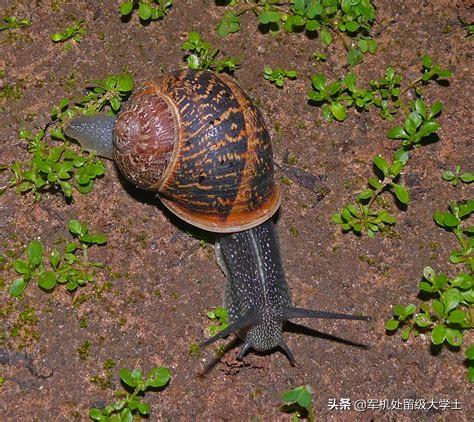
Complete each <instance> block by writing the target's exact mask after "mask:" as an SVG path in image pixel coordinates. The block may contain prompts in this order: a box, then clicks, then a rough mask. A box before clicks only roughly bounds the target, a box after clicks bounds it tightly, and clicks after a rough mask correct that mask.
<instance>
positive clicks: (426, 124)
mask: <svg viewBox="0 0 474 422" xmlns="http://www.w3.org/2000/svg"><path fill="white" fill-rule="evenodd" d="M423 69H424V71H423V75H422V76H420V78H417V79H416V80H415V81H413V82H412V83H410V84H409V85H408V86H409V87H411V88H414V87H415V85H416V84H417V83H420V82H428V81H429V80H430V79H432V78H437V77H441V76H442V77H447V76H450V75H451V73H450V72H449V71H447V70H442V69H441V68H440V67H439V65H433V62H432V59H431V58H429V56H424V57H423ZM349 76H350V78H349V79H348V77H349ZM323 78H324V77H323V76H322V75H319V76H318V77H317V78H315V77H313V86H314V87H315V89H316V90H317V91H312V92H313V93H314V94H311V93H310V97H313V100H316V99H318V100H319V101H320V102H326V104H325V106H327V109H326V112H325V111H324V110H323V115H324V114H326V115H327V116H326V117H328V118H331V116H334V117H335V118H336V119H337V120H344V119H345V118H346V106H347V105H348V104H350V105H353V104H355V105H356V107H361V108H366V107H368V106H369V105H371V104H374V105H376V106H378V107H380V108H381V115H382V117H384V118H389V119H392V116H393V114H395V110H396V108H391V107H390V106H389V102H392V104H394V105H395V107H400V106H401V108H402V110H406V118H405V121H404V123H403V125H402V126H395V127H393V128H392V129H390V130H389V131H388V132H387V137H388V138H389V139H398V140H401V145H400V147H399V148H398V149H397V150H396V152H395V153H394V154H393V156H392V158H391V160H387V159H386V158H384V157H382V156H380V155H378V156H375V157H374V158H373V160H372V161H373V165H374V171H375V177H371V178H369V179H368V181H367V188H366V189H364V190H363V191H362V192H360V193H359V194H358V195H357V196H356V199H355V202H354V203H350V204H347V205H345V206H344V207H343V208H342V210H341V212H340V213H335V214H334V215H333V216H332V221H333V222H334V223H336V224H339V225H340V226H341V228H342V230H344V231H353V232H354V233H356V234H361V233H366V234H367V235H368V236H369V237H373V236H375V234H376V233H377V232H380V231H383V230H385V229H386V228H387V226H390V225H393V224H395V223H396V221H397V219H396V217H395V216H394V215H392V214H390V212H389V210H388V209H387V207H386V206H379V207H375V205H376V203H377V199H378V198H379V197H380V195H381V194H382V193H383V192H391V193H392V194H393V195H394V196H395V198H396V200H397V202H398V204H399V205H400V206H401V207H406V206H407V205H408V203H409V202H410V196H409V193H408V190H407V189H406V187H405V186H403V185H402V184H401V183H400V177H401V174H402V173H403V170H404V169H405V168H406V166H407V163H408V160H409V158H410V155H409V152H410V151H411V150H413V149H415V148H418V147H421V146H423V145H425V144H426V143H428V142H429V141H433V140H436V139H437V136H436V132H437V131H438V130H439V128H440V127H441V125H440V124H439V123H438V122H437V120H436V119H437V117H438V116H439V114H440V113H441V111H442V109H443V104H442V103H441V102H439V101H438V102H435V103H434V104H433V105H432V106H431V107H429V106H428V105H427V104H426V103H425V102H424V101H423V99H422V98H417V99H416V100H415V101H412V102H411V104H410V107H409V109H408V107H407V106H406V105H405V103H404V101H403V100H402V98H401V97H400V95H401V93H403V92H406V91H407V88H405V89H403V90H402V91H400V83H401V81H402V79H401V77H399V76H398V75H397V74H396V73H395V72H394V71H393V69H391V68H389V69H387V72H386V75H385V78H383V79H382V80H381V81H379V82H376V81H372V82H371V86H373V87H374V89H373V90H372V91H370V92H369V91H365V90H359V89H357V88H356V87H355V76H354V75H353V74H349V75H348V76H346V78H345V79H344V80H343V82H338V83H335V82H333V83H331V84H329V85H327V84H326V83H325V80H324V79H323ZM343 86H344V88H343ZM418 93H419V92H418ZM359 100H360V101H359ZM358 101H359V102H358ZM323 107H324V106H323Z"/></svg>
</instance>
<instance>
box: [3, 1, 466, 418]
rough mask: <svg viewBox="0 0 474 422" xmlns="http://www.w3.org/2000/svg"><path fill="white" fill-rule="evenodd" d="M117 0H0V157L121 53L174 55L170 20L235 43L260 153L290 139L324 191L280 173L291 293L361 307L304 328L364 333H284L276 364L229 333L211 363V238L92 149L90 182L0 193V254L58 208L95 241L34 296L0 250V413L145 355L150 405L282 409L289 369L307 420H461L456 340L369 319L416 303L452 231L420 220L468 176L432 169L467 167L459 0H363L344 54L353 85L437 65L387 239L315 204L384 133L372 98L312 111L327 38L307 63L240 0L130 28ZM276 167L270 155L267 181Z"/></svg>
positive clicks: (69, 389) (94, 390) (385, 125)
mask: <svg viewBox="0 0 474 422" xmlns="http://www.w3.org/2000/svg"><path fill="white" fill-rule="evenodd" d="M118 3H119V2H118V1H110V0H104V1H102V2H94V1H87V0H79V1H74V2H73V1H59V0H58V1H51V2H50V1H44V2H41V1H36V2H31V1H20V0H18V1H5V0H0V6H1V15H2V16H6V15H15V16H18V17H29V18H31V21H32V25H31V27H29V28H24V29H20V30H12V31H1V32H0V46H1V51H2V53H1V55H0V68H1V69H4V70H5V74H4V75H3V76H2V79H1V80H0V87H5V86H6V85H7V84H8V85H12V84H13V85H14V84H16V85H17V86H18V95H12V96H9V97H8V98H6V97H3V98H0V107H1V114H0V126H1V127H2V142H1V143H0V157H1V160H0V161H1V162H3V163H12V162H13V161H15V160H22V159H26V157H27V152H26V150H25V148H24V143H23V142H21V141H19V139H18V130H19V129H20V128H22V127H27V128H30V129H31V128H35V127H41V126H43V125H44V124H45V123H46V122H47V121H48V120H49V113H50V110H51V109H52V107H53V106H55V105H56V104H57V103H58V102H59V100H60V99H61V98H64V97H72V96H74V95H80V94H81V93H82V92H83V90H84V88H85V87H86V86H87V83H88V82H89V81H91V80H94V79H100V78H103V77H104V76H105V75H107V74H109V73H118V72H120V71H122V70H124V69H126V70H128V71H130V72H131V73H132V75H133V76H134V79H135V81H136V82H137V83H138V84H139V83H141V82H144V81H146V80H149V79H153V78H157V77H159V76H160V74H161V73H162V72H163V71H167V70H172V69H177V68H180V67H182V66H183V51H182V50H181V44H182V42H183V41H184V39H185V38H186V36H187V32H188V31H190V30H197V31H199V32H200V33H201V35H202V37H203V38H204V39H206V40H209V41H210V42H211V43H213V44H214V45H216V46H217V47H219V48H220V49H221V51H222V52H224V53H225V54H226V55H229V56H238V57H240V58H241V67H240V68H239V69H238V70H237V71H236V72H235V78H236V79H237V80H238V82H239V84H240V85H241V86H242V87H243V88H244V89H245V90H246V91H247V92H248V93H249V95H250V96H251V97H252V99H254V101H255V102H256V103H257V104H258V105H259V108H260V110H261V112H262V113H263V115H264V118H265V121H266V122H267V124H268V128H269V131H270V134H271V136H272V139H273V146H274V157H275V160H276V161H277V162H279V163H282V162H283V163H284V162H285V160H286V159H287V158H286V157H288V154H292V155H294V156H295V157H296V160H297V162H296V164H294V161H296V160H292V162H293V165H294V166H296V167H298V168H300V169H303V170H305V171H306V172H307V173H309V174H312V175H314V176H317V178H318V180H319V181H320V183H321V184H322V185H321V187H324V188H325V189H324V191H325V192H326V194H325V195H315V194H314V192H312V191H311V190H308V189H306V188H304V187H302V186H300V185H299V184H297V183H293V182H291V183H290V184H285V183H282V184H281V186H282V206H281V210H280V212H279V216H278V221H277V227H278V232H279V236H280V242H281V250H282V254H283V261H284V266H285V271H286V276H287V279H288V283H289V285H290V287H291V290H292V295H293V299H294V302H295V304H296V305H298V306H301V307H307V308H315V309H324V310H333V311H339V312H353V313H363V314H366V315H370V316H372V318H373V319H372V321H370V322H368V323H364V322H355V321H309V322H308V325H310V326H311V327H313V328H314V329H317V330H318V331H320V332H322V333H327V334H332V335H335V336H341V337H344V338H345V339H347V340H351V341H354V342H359V343H363V344H366V345H368V346H369V347H368V348H367V349H361V348H357V347H351V346H348V345H344V344H341V343H338V342H335V341H330V340H328V339H324V338H318V337H310V336H303V335H298V334H293V333H287V334H285V339H286V341H287V343H288V345H289V347H290V348H291V350H292V351H293V352H294V354H295V358H296V360H297V365H296V366H295V367H291V366H290V364H289V362H288V360H287V358H286V357H285V356H284V355H283V354H281V353H279V352H275V353H269V354H263V355H259V354H255V353H249V354H248V355H247V356H246V357H245V358H244V361H243V364H240V365H238V364H236V362H235V356H236V354H237V352H238V350H239V346H236V345H234V347H233V348H231V349H230V350H229V351H228V352H227V353H226V354H225V356H224V357H223V358H221V359H219V358H216V357H215V356H214V355H213V352H212V350H205V351H203V353H202V355H200V356H199V355H198V356H196V355H195V354H193V353H190V346H191V345H192V344H194V343H198V342H199V341H201V340H202V339H203V338H204V337H205V336H206V334H205V329H206V327H207V326H208V325H209V320H208V319H207V317H206V311H207V310H209V309H210V308H211V307H212V306H218V305H221V301H222V295H223V288H224V283H225V280H224V276H223V274H222V273H221V271H220V270H219V268H218V266H217V264H216V262H215V260H214V256H213V251H212V246H211V245H206V246H204V247H202V246H201V245H200V243H199V240H197V239H195V238H193V237H190V236H189V235H188V234H186V231H187V230H188V229H189V227H188V226H185V225H183V224H182V223H180V222H179V221H178V220H177V219H176V218H173V217H172V216H171V215H170V213H169V212H167V211H166V210H165V209H164V207H163V206H161V205H160V204H159V201H158V200H157V199H155V198H154V196H153V195H152V194H149V193H146V192H141V191H137V190H136V189H134V188H133V187H131V186H130V185H128V184H127V183H126V182H125V181H124V180H123V178H120V177H119V175H118V171H117V169H116V168H115V167H114V165H113V163H111V162H107V163H106V167H107V172H106V175H105V176H104V177H103V178H101V179H100V180H99V181H98V182H97V186H96V187H95V188H94V190H93V191H92V192H91V193H90V194H88V195H79V194H77V195H75V197H74V201H73V202H72V203H71V204H67V203H66V202H65V201H64V199H63V197H62V196H60V195H59V194H56V195H53V194H46V195H45V196H44V197H43V200H42V201H41V202H34V201H33V198H32V196H31V195H24V196H19V195H16V194H15V193H14V192H13V191H8V192H7V193H5V194H4V195H3V196H1V197H0V228H1V229H0V230H1V235H2V244H1V245H0V255H3V256H10V257H15V256H18V254H21V253H22V250H23V248H24V246H25V245H26V244H27V243H28V241H30V240H31V239H33V238H40V239H41V241H42V242H43V243H44V244H46V245H52V243H53V242H54V241H55V240H56V239H58V238H60V237H65V236H66V237H67V234H66V233H67V231H65V226H66V224H67V221H69V220H70V219H72V218H75V219H79V220H81V221H87V222H88V223H89V225H90V227H91V228H93V229H94V230H96V231H101V232H103V233H105V234H106V235H107V236H108V243H107V246H105V247H100V248H95V249H93V250H92V249H91V254H92V257H93V258H94V259H96V260H100V261H102V262H104V263H106V264H107V266H108V268H107V269H106V270H101V271H98V273H97V275H96V281H95V283H93V284H90V285H87V286H85V287H83V288H81V289H79V290H78V291H77V292H75V293H74V294H72V295H71V294H67V293H66V291H65V289H63V288H61V286H60V287H59V288H56V290H55V291H54V292H53V293H49V294H47V293H44V292H43V291H41V290H40V289H39V288H38V287H37V286H35V285H33V284H32V285H30V286H29V287H28V289H27V290H26V292H25V295H24V298H23V299H21V300H17V299H11V298H10V297H9V295H8V292H7V287H8V285H9V284H10V282H11V281H12V280H14V278H15V273H14V271H13V270H12V269H11V266H9V265H6V266H5V265H4V266H3V267H0V269H2V274H1V278H2V279H3V280H4V283H3V287H2V289H1V291H0V297H1V302H2V307H3V308H2V309H3V311H2V321H1V330H2V332H3V335H2V337H3V340H2V343H1V344H0V363H1V365H2V366H1V369H0V371H1V372H0V376H2V377H4V379H5V382H4V384H3V386H1V387H0V391H1V396H0V412H1V414H2V415H3V420H8V421H17V420H22V421H29V420H37V421H40V420H41V421H45V420H55V421H70V420H88V416H87V415H88V411H89V408H90V407H92V406H101V405H103V404H104V403H106V402H110V401H111V400H113V390H114V389H120V388H121V387H120V382H119V378H118V368H123V367H129V368H142V369H144V370H149V369H150V368H152V367H154V366H160V365H163V366H166V367H168V368H169V369H170V370H171V373H172V379H171V382H170V384H169V385H168V386H167V387H166V388H165V389H164V390H163V391H154V392H150V393H148V394H147V396H146V400H147V401H148V402H149V403H150V405H151V416H150V420H159V419H174V420H177V419H179V420H190V419H197V420H250V419H252V418H262V419H264V420H272V419H276V418H280V417H284V416H283V414H282V413H281V411H280V409H279V405H280V397H281V394H282V393H283V392H284V391H287V390H289V389H291V388H294V387H296V386H299V385H305V384H309V385H310V386H311V387H312V389H313V392H314V393H313V398H314V411H315V413H316V416H317V418H318V419H323V420H349V419H353V420H355V419H357V420H359V419H360V420H366V419H371V418H375V419H385V418H391V417H396V418H397V419H398V420H413V419H421V420H427V419H428V420H438V419H439V418H443V417H445V418H446V419H447V420H456V421H458V420H468V419H469V417H468V415H469V414H471V417H472V412H473V407H472V387H470V386H469V385H468V383H467V381H466V378H465V372H466V368H465V366H464V357H463V355H462V353H460V352H456V351H454V352H453V351H450V350H447V349H446V348H443V349H442V350H441V352H440V353H431V352H430V348H429V341H428V339H423V338H417V339H411V340H410V341H409V342H407V343H403V342H402V341H401V339H400V337H399V336H398V335H397V336H388V335H387V333H386V331H385V328H384V325H385V321H386V320H387V319H388V318H390V316H391V314H392V305H394V304H397V303H410V302H414V301H415V300H416V295H417V292H418V288H417V285H418V282H419V280H420V276H421V274H422V269H423V267H424V266H425V265H431V266H433V267H435V268H437V269H440V270H443V271H447V272H449V271H453V266H452V265H450V264H449V263H448V260H447V257H448V256H449V251H450V250H451V249H453V248H454V247H455V246H456V244H455V242H456V240H455V238H454V236H450V235H447V234H446V232H444V231H443V230H442V229H441V228H439V227H437V226H436V225H435V224H434V223H433V220H432V214H433V212H434V211H435V210H437V209H441V210H444V209H445V207H446V206H447V204H448V203H449V201H452V200H460V199H467V198H468V197H469V195H471V196H472V189H470V187H469V185H464V184H461V185H459V186H457V187H456V188H453V187H452V186H451V185H450V184H448V183H446V182H444V181H443V180H442V179H441V177H440V175H441V173H442V171H443V170H445V169H448V168H449V169H451V168H453V167H454V166H455V165H456V164H460V165H461V166H462V167H463V168H465V169H469V166H471V165H472V130H470V128H471V129H472V127H471V126H470V124H471V121H472V112H471V104H472V102H471V101H470V100H471V98H472V68H473V67H472V65H473V64H472V40H469V39H466V38H465V35H466V29H465V28H464V27H463V26H462V24H461V23H460V21H459V19H458V18H459V16H463V17H465V18H466V19H469V11H470V9H469V3H470V2H457V3H456V2H452V1H444V0H437V1H433V2H426V1H423V2H420V1H415V0H410V1H376V2H375V4H376V6H377V23H376V24H375V25H374V27H373V33H374V34H375V38H376V40H377V41H378V43H379V51H378V53H377V54H376V55H374V56H370V55H368V56H367V57H366V59H365V61H364V63H363V64H361V65H359V66H357V67H356V68H355V72H356V73H357V75H358V76H359V78H360V79H361V80H362V81H366V82H367V81H368V80H370V79H373V78H376V77H378V75H380V74H381V73H382V72H383V71H384V69H385V68H386V67H387V66H389V65H391V66H394V67H395V68H397V69H399V70H400V72H401V73H403V74H404V75H406V76H407V77H408V78H411V79H413V78H414V77H416V76H417V75H418V72H419V68H420V57H421V55H422V54H424V53H427V54H430V55H432V56H433V57H435V58H436V60H437V61H438V62H440V63H442V64H443V66H444V67H447V68H449V69H450V70H452V71H453V72H454V75H453V77H452V78H451V80H450V83H449V85H448V86H442V85H440V84H436V83H433V84H430V85H429V86H428V87H426V88H424V94H425V96H426V98H427V99H428V102H431V103H433V102H434V101H436V100H441V101H442V102H443V103H444V111H443V113H442V115H441V117H440V119H439V121H440V123H441V125H442V128H441V129H440V130H439V132H438V133H439V136H440V140H439V141H438V142H436V143H433V144H430V145H428V146H426V147H423V148H421V149H419V150H417V151H415V152H414V153H413V154H412V157H413V158H412V159H411V163H410V166H409V170H408V172H407V173H406V174H405V175H404V176H403V178H404V181H405V183H406V185H407V186H408V187H409V189H410V194H411V197H412V202H411V204H410V205H409V207H408V208H407V209H406V211H401V210H397V209H396V208H395V207H394V206H392V210H393V211H394V212H395V213H396V215H397V216H398V219H399V221H398V223H397V225H396V226H395V232H394V235H393V236H380V235H379V236H376V237H375V238H374V239H369V238H367V237H357V236H354V235H353V234H351V233H348V234H344V233H342V232H341V231H340V228H339V227H338V226H336V225H334V224H333V223H331V221H330V217H331V215H332V214H333V213H334V212H337V211H338V210H340V208H341V207H342V206H343V205H344V204H345V203H347V202H348V201H350V200H352V198H353V197H354V193H355V192H358V191H360V190H361V189H362V188H363V187H364V183H365V182H364V181H365V180H366V179H367V177H368V175H369V174H370V172H371V158H372V157H373V156H374V155H376V154H379V153H380V154H385V155H389V154H391V153H392V152H393V151H394V149H395V148H396V146H397V145H398V143H397V141H391V140H389V139H387V138H386V137H385V133H386V131H387V130H388V129H389V128H390V127H392V126H393V124H392V123H390V122H387V121H385V120H382V119H381V118H380V117H379V116H378V114H377V113H376V112H374V111H371V112H368V113H358V112H354V111H351V112H350V113H349V116H348V118H347V119H346V120H345V121H344V122H342V123H337V122H333V123H327V122H324V120H323V119H322V118H321V114H320V109H319V108H317V107H314V106H313V105H310V104H308V102H307V91H308V90H309V88H310V83H309V76H310V75H311V74H313V73H315V72H322V73H324V74H326V75H328V78H330V79H336V78H338V77H341V76H343V75H344V74H345V73H346V72H347V69H346V68H345V67H344V65H345V60H346V59H345V52H344V49H343V46H342V45H341V44H340V43H338V42H337V40H336V42H334V43H333V45H332V46H331V47H329V48H328V50H327V55H328V60H327V61H326V62H316V61H315V60H313V59H312V58H311V55H312V53H314V52H317V51H323V47H322V45H321V43H320V41H319V40H318V39H309V38H307V37H306V36H304V34H293V35H289V34H284V33H282V34H281V35H279V36H276V37H275V36H271V35H270V34H263V33H261V32H259V31H258V29H257V27H256V24H255V19H254V16H252V15H251V14H249V13H247V14H246V15H244V16H243V18H242V30H241V31H240V32H239V33H237V34H234V35H232V36H231V37H230V38H226V39H220V38H219V37H218V35H217V34H216V32H215V26H216V25H217V23H218V21H219V18H220V16H221V15H222V13H223V9H222V7H218V6H216V5H215V4H214V2H212V1H198V0H192V1H186V2H183V1H176V2H175V4H174V5H173V7H172V8H171V9H170V12H169V14H168V15H167V16H166V17H165V19H164V20H162V21H156V22H151V23H150V24H149V25H141V24H139V22H138V20H137V16H136V14H135V15H134V16H133V17H132V19H131V20H130V21H128V22H124V21H121V20H120V18H119V16H118V14H117V8H118ZM71 17H76V18H82V19H84V20H85V22H86V27H87V33H86V35H85V36H84V37H83V40H81V41H80V42H79V43H76V44H75V45H73V47H72V49H70V50H68V51H65V49H64V48H63V46H62V45H59V44H54V43H52V42H51V41H50V35H51V34H52V33H54V32H58V31H59V30H62V29H64V28H65V27H66V26H68V25H69V24H70V23H71ZM265 65H269V66H272V67H278V66H284V67H286V68H294V69H297V70H298V72H299V77H298V78H297V79H296V80H295V81H289V82H287V83H286V85H285V87H284V88H282V89H278V88H277V87H275V86H274V85H271V84H270V83H269V82H268V81H266V80H265V79H264V78H263V77H262V70H263V67H264V66H265ZM470 170H472V168H471V169H470ZM0 176H1V177H3V179H2V183H3V182H5V180H6V179H5V177H6V176H5V175H0ZM285 176H286V174H285V172H282V171H281V170H280V169H278V170H277V174H276V178H277V180H278V181H280V180H281V179H282V178H284V177H285ZM387 199H390V198H389V197H387ZM12 259H13V258H12ZM28 308H32V309H33V310H34V314H35V315H36V316H37V320H35V318H34V317H31V318H30V322H28V323H26V324H25V327H23V328H22V329H20V336H19V337H18V336H17V337H12V335H11V332H12V330H13V328H14V327H15V324H16V323H17V321H18V318H19V316H18V315H19V312H21V311H24V310H25V309H28ZM84 321H86V322H87V324H86V323H85V322H84ZM468 339H469V337H468ZM470 340H471V342H472V335H471V336H470ZM86 341H87V342H89V344H90V346H89V350H88V352H87V353H83V356H82V357H85V359H81V356H80V354H79V353H78V349H79V348H81V347H83V346H84V344H85V342H86ZM83 352H84V348H83ZM107 359H112V360H113V361H114V362H115V363H116V367H115V368H113V369H112V370H111V374H112V376H111V384H112V385H111V386H110V388H106V389H101V387H100V386H99V385H98V384H97V383H92V382H91V381H90V379H91V377H93V376H97V375H100V376H104V375H105V370H104V369H103V365H104V362H105V361H106V360H107ZM469 397H471V399H469ZM331 398H336V399H340V398H350V399H351V400H352V401H353V402H354V401H355V400H357V399H364V400H368V399H400V400H403V399H407V398H410V399H426V400H429V399H431V398H433V399H435V400H441V399H449V400H451V401H453V400H458V401H459V402H461V403H462V405H461V409H460V410H446V411H442V410H440V409H438V410H436V409H431V410H428V411H426V410H425V411H408V410H405V411H400V410H399V411H383V410H379V411H366V412H365V413H358V412H355V411H354V410H351V411H341V410H339V411H337V410H331V409H329V407H328V401H329V400H330V399H331Z"/></svg>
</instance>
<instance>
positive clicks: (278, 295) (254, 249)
mask: <svg viewBox="0 0 474 422" xmlns="http://www.w3.org/2000/svg"><path fill="white" fill-rule="evenodd" d="M216 258H217V261H218V263H219V265H220V267H221V268H222V270H223V272H224V273H225V275H226V277H227V286H226V303H225V306H226V308H227V311H228V320H229V324H230V325H229V327H228V328H227V329H226V330H224V331H222V332H221V333H219V334H217V335H216V336H214V337H212V338H210V339H208V340H206V341H205V342H204V343H203V345H204V346H207V345H209V344H212V343H213V342H214V341H216V340H218V339H220V338H222V337H225V336H227V335H228V334H230V333H231V332H234V331H239V334H240V335H241V337H242V338H243V339H244V342H245V344H244V347H243V348H242V350H241V352H240V354H239V356H238V357H239V358H242V357H243V355H244V354H245V353H246V352H247V350H249V349H250V348H253V349H255V350H257V351H265V350H271V349H274V348H275V347H280V348H282V349H283V350H284V352H285V353H286V354H287V355H288V358H289V359H290V362H291V363H292V364H294V358H293V355H292V353H291V351H290V350H289V348H288V346H287V345H286V343H285V342H284V340H283V337H282V329H283V324H284V322H285V321H286V320H289V319H290V318H335V319H357V320H365V319H367V318H365V317H361V316H355V315H345V314H338V313H333V312H324V311H313V310H308V309H301V308H295V307H293V304H292V300H291V294H290V289H289V287H288V284H287V283H286V279H285V273H284V270H283V265H282V261H281V256H280V249H279V242H278V235H277V233H276V228H275V225H274V224H273V222H272V221H271V220H268V221H266V222H265V223H263V224H261V225H259V226H257V227H255V228H253V229H250V230H245V231H242V232H238V233H233V234H231V235H225V236H221V237H220V239H219V240H218V241H217V242H216Z"/></svg>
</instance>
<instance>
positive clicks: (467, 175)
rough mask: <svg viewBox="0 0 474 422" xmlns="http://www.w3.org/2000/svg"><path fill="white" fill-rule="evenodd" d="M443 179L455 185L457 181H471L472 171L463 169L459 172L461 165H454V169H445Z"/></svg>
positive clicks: (472, 177)
mask: <svg viewBox="0 0 474 422" xmlns="http://www.w3.org/2000/svg"><path fill="white" fill-rule="evenodd" d="M443 179H444V180H446V181H447V182H451V184H452V185H453V186H456V185H457V184H458V183H459V181H461V182H464V183H472V182H473V181H474V173H471V172H469V171H465V172H462V173H461V166H459V165H456V167H455V168H454V171H451V170H446V171H445V172H444V173H443Z"/></svg>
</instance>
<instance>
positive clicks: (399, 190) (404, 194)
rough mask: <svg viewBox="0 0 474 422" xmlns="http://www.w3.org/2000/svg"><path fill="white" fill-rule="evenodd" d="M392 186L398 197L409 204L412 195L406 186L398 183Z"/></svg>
mask: <svg viewBox="0 0 474 422" xmlns="http://www.w3.org/2000/svg"><path fill="white" fill-rule="evenodd" d="M392 187H393V189H394V191H395V196H396V197H397V199H398V200H399V201H400V202H401V203H402V204H404V205H407V204H408V202H410V196H409V195H408V191H407V190H406V189H405V187H404V186H402V185H399V184H397V183H392Z"/></svg>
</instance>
